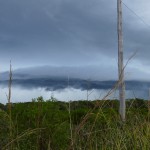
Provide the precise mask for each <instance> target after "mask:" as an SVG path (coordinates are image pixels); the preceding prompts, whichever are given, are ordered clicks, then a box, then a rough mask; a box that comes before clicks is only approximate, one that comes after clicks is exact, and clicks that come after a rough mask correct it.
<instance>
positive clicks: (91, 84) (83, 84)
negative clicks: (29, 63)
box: [0, 77, 150, 92]
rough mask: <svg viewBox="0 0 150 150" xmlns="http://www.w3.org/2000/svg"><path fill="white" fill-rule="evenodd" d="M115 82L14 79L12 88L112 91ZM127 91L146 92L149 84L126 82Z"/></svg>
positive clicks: (65, 79) (2, 82)
mask: <svg viewBox="0 0 150 150" xmlns="http://www.w3.org/2000/svg"><path fill="white" fill-rule="evenodd" d="M0 83H1V85H3V86H6V85H8V81H7V80H4V81H0ZM116 83H117V82H116V81H91V80H82V79H75V78H71V79H69V80H68V79H67V78H55V77H53V78H52V77H51V78H37V79H36V78H30V79H14V80H13V86H17V87H18V86H19V87H21V88H26V89H36V88H44V89H45V90H46V91H55V90H63V89H65V88H74V89H81V90H92V89H99V90H101V89H102V90H108V89H112V88H113V87H114V86H115V84H116ZM125 84H126V90H127V91H138V90H139V91H146V92H147V91H148V89H149V87H150V82H144V81H126V82H125Z"/></svg>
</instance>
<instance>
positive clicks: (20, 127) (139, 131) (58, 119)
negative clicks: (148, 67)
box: [0, 97, 150, 150]
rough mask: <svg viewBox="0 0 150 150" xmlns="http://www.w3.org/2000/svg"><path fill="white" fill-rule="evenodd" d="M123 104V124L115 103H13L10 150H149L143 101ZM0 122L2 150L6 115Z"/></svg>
mask: <svg viewBox="0 0 150 150" xmlns="http://www.w3.org/2000/svg"><path fill="white" fill-rule="evenodd" d="M126 104H127V120H126V122H121V120H120V116H119V115H118V106H119V102H118V100H105V101H99V100H96V101H73V102H70V107H69V102H60V101H58V100H56V99H55V100H54V99H52V98H51V99H50V100H44V99H43V97H38V98H36V99H33V100H32V102H26V103H15V104H13V108H12V126H13V130H12V131H13V139H14V141H13V149H17V150H37V149H38V150H47V149H52V150H58V149H60V150H66V149H74V150H78V149H108V150H109V149H110V150H113V149H115V150H116V149H118V150H120V149H123V150H128V149H137V150H138V149H150V145H149V141H150V122H149V111H148V108H147V107H148V105H147V101H144V100H141V99H135V100H128V101H127V102H126ZM69 108H70V113H69ZM0 118H1V119H0V147H2V148H3V147H4V146H5V145H6V144H8V143H9V142H10V139H9V116H8V115H7V111H0ZM70 125H71V127H72V128H70ZM71 133H72V134H73V136H72V137H71ZM24 135H25V136H24ZM71 143H73V144H71Z"/></svg>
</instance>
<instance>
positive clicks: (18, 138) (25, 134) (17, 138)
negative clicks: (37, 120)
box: [2, 128, 45, 150]
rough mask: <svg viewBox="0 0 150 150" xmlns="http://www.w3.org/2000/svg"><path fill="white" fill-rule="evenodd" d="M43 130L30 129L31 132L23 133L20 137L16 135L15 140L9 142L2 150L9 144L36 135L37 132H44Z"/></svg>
mask: <svg viewBox="0 0 150 150" xmlns="http://www.w3.org/2000/svg"><path fill="white" fill-rule="evenodd" d="M44 129H45V128H37V129H32V130H27V131H26V132H24V133H23V134H21V135H18V136H17V137H16V138H15V139H13V140H11V141H10V142H9V143H8V144H7V145H5V146H4V147H3V148H2V150H6V148H8V147H9V146H10V145H11V144H13V143H14V142H16V141H19V140H21V138H23V137H25V136H29V135H31V134H34V133H36V132H37V131H39V130H44Z"/></svg>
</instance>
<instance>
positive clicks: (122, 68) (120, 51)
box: [117, 0, 126, 121]
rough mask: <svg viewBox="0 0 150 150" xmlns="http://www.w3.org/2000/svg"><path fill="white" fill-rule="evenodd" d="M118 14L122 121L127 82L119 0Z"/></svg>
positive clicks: (118, 1) (120, 110) (120, 3)
mask: <svg viewBox="0 0 150 150" xmlns="http://www.w3.org/2000/svg"><path fill="white" fill-rule="evenodd" d="M117 14H118V25H117V26H118V27H117V28H118V29H117V30H118V76H119V100H120V108H119V113H120V116H121V119H122V121H125V109H126V105H125V84H124V65H123V33H122V1H121V0H117Z"/></svg>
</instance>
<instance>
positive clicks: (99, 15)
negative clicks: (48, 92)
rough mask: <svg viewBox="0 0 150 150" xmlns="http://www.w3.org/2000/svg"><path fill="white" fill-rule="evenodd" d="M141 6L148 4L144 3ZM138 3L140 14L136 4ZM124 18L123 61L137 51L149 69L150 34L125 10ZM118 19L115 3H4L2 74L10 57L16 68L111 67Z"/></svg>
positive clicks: (0, 44)
mask: <svg viewBox="0 0 150 150" xmlns="http://www.w3.org/2000/svg"><path fill="white" fill-rule="evenodd" d="M126 3H127V4H128V5H129V6H130V4H132V2H130V1H128V0H126ZM143 3H145V5H146V3H147V2H146V0H144V1H143ZM136 5H137V7H136V8H137V10H139V11H140V5H138V3H136ZM131 6H132V5H131ZM141 7H143V6H141ZM141 11H144V10H143V9H141ZM145 11H147V12H148V9H147V10H145ZM123 14H124V21H123V23H124V50H125V58H128V57H129V56H130V55H131V54H132V53H133V52H134V51H135V50H139V52H138V54H137V55H136V57H135V58H134V59H136V60H137V61H138V62H140V63H142V64H143V66H144V67H145V66H148V65H149V55H150V51H149V48H150V47H149V39H150V34H149V30H148V28H147V27H146V26H145V25H143V24H141V23H139V21H137V20H138V18H137V17H136V16H134V15H133V14H132V13H131V12H130V11H128V10H127V9H126V8H124V12H123ZM116 19H117V14H116V1H107V0H100V1H97V0H92V1H91V0H82V1H81V0H76V1H74V0H50V1H49V0H25V1H23V0H5V1H4V0H2V1H0V51H1V55H0V64H1V65H2V66H3V68H4V69H5V70H6V68H7V65H8V61H9V59H12V61H13V64H14V68H21V67H28V66H38V65H57V66H60V65H61V66H68V65H70V66H76V65H77V66H79V65H89V64H90V65H102V64H104V63H105V64H106V65H108V66H109V64H110V63H111V62H112V61H113V59H115V60H117V31H116V26H117V21H116ZM135 23H136V25H135Z"/></svg>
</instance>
